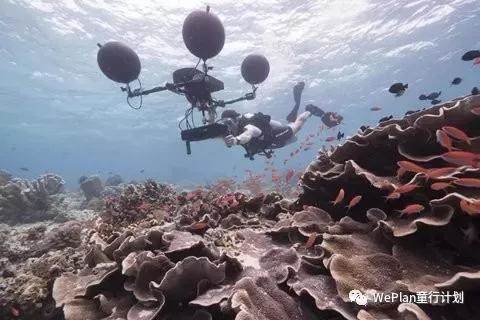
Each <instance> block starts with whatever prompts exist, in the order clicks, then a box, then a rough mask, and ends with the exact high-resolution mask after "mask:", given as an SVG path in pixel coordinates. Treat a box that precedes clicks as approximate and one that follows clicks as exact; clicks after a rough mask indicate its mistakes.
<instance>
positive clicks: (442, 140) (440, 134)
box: [436, 130, 452, 151]
mask: <svg viewBox="0 0 480 320" xmlns="http://www.w3.org/2000/svg"><path fill="white" fill-rule="evenodd" d="M436 136H437V142H438V143H439V144H440V145H441V146H442V147H444V148H446V149H447V150H448V151H452V139H450V137H449V135H448V134H446V133H445V131H442V130H437V132H436Z"/></svg>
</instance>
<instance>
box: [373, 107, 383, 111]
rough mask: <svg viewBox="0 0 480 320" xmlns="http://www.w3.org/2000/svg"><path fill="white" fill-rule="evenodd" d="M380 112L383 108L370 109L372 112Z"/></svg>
mask: <svg viewBox="0 0 480 320" xmlns="http://www.w3.org/2000/svg"><path fill="white" fill-rule="evenodd" d="M380 110H382V108H381V107H371V108H370V111H380Z"/></svg>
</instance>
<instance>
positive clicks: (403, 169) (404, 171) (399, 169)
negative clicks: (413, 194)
mask: <svg viewBox="0 0 480 320" xmlns="http://www.w3.org/2000/svg"><path fill="white" fill-rule="evenodd" d="M406 172H407V170H405V168H402V167H398V170H397V179H399V178H401V177H402V176H403V175H404V174H405V173H406Z"/></svg>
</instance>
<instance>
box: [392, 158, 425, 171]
mask: <svg viewBox="0 0 480 320" xmlns="http://www.w3.org/2000/svg"><path fill="white" fill-rule="evenodd" d="M397 164H398V166H399V167H400V168H403V169H405V170H406V171H408V172H415V173H419V172H426V171H427V169H425V168H423V167H421V166H419V165H418V164H415V163H413V162H410V161H398V162H397Z"/></svg>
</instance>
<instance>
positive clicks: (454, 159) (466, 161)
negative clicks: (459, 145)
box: [440, 151, 480, 167]
mask: <svg viewBox="0 0 480 320" xmlns="http://www.w3.org/2000/svg"><path fill="white" fill-rule="evenodd" d="M440 158H441V159H443V160H444V161H446V162H448V163H452V164H456V165H459V166H464V165H468V166H472V167H477V166H478V165H479V164H480V155H478V154H475V153H471V152H466V151H450V152H447V153H444V154H442V155H441V156H440Z"/></svg>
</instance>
